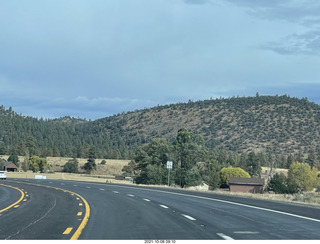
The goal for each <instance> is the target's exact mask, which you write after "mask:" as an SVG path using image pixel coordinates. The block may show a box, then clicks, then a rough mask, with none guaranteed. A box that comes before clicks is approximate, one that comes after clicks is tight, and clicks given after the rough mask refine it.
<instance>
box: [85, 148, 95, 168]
mask: <svg viewBox="0 0 320 244" xmlns="http://www.w3.org/2000/svg"><path fill="white" fill-rule="evenodd" d="M95 155H96V150H95V148H94V147H91V148H90V149H89V158H88V161H87V162H86V163H85V164H84V165H83V166H82V169H84V170H85V171H86V173H87V174H91V172H92V171H93V170H95V169H96V159H95V158H96V156H95Z"/></svg>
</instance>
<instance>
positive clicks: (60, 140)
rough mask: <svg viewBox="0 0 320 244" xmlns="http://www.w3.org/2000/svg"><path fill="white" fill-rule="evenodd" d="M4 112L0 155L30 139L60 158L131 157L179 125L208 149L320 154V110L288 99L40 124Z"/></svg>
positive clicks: (0, 111) (215, 102) (179, 106)
mask: <svg viewBox="0 0 320 244" xmlns="http://www.w3.org/2000/svg"><path fill="white" fill-rule="evenodd" d="M9 110H10V111H9ZM9 110H6V109H4V107H3V106H2V107H0V126H1V127H0V154H1V150H2V151H4V150H7V151H8V150H11V149H12V148H17V147H18V145H19V144H20V147H23V145H22V144H23V143H24V142H25V141H26V140H27V138H28V137H33V138H34V139H35V144H36V145H35V146H36V148H37V149H38V150H39V151H40V153H42V154H43V155H46V153H45V151H47V154H50V155H47V156H52V155H51V154H53V153H54V152H52V153H51V150H52V151H54V150H56V151H58V152H59V154H60V155H61V156H74V155H76V156H78V157H79V156H86V155H85V154H86V152H87V151H88V148H89V147H90V146H95V148H96V150H97V153H98V154H99V156H100V157H108V158H130V157H131V156H132V152H133V150H134V149H135V148H136V147H137V146H141V145H143V144H145V143H148V142H150V141H151V140H152V139H153V138H159V137H161V138H167V139H168V140H171V141H174V140H175V137H176V134H177V131H178V130H179V129H180V128H182V127H184V128H187V129H189V130H191V131H192V132H194V133H197V134H201V135H202V136H203V137H204V139H205V141H206V144H207V146H208V147H209V148H211V149H213V148H218V149H225V150H231V151H238V152H241V151H256V152H270V153H274V154H285V155H288V154H290V153H298V152H300V153H308V152H310V151H314V152H316V153H317V154H318V155H320V146H319V139H320V106H319V105H318V104H315V103H312V102H309V101H308V99H307V98H303V99H299V98H294V97H290V96H288V95H283V96H278V95H277V96H259V95H258V94H257V96H256V97H232V98H220V99H209V100H203V101H196V102H193V101H189V102H188V103H176V104H170V105H163V106H156V107H152V108H147V109H141V110H136V111H131V112H126V113H120V114H117V115H113V116H110V117H106V118H103V119H98V120H95V121H87V120H82V119H75V118H71V117H69V116H66V117H63V118H60V119H55V120H39V119H35V118H31V117H24V116H21V115H17V114H16V113H14V112H13V111H12V109H9ZM20 149H21V150H23V148H20ZM20 153H21V152H20Z"/></svg>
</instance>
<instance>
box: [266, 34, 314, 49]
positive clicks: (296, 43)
mask: <svg viewBox="0 0 320 244" xmlns="http://www.w3.org/2000/svg"><path fill="white" fill-rule="evenodd" d="M261 48H262V49H268V50H272V51H274V52H276V53H278V54H281V55H301V54H302V55H319V54H320V31H309V32H306V33H304V34H293V35H290V36H288V37H286V38H285V39H283V40H281V41H278V42H269V43H266V44H263V45H262V46H261Z"/></svg>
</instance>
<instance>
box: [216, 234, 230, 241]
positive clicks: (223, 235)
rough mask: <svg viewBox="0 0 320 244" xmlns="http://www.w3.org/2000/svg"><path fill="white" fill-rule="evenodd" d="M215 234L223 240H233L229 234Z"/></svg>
mask: <svg viewBox="0 0 320 244" xmlns="http://www.w3.org/2000/svg"><path fill="white" fill-rule="evenodd" d="M217 235H218V236H220V237H221V238H223V239H225V240H234V239H233V238H231V237H230V236H227V235H225V234H223V233H217Z"/></svg>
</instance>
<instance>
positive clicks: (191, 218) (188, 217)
mask: <svg viewBox="0 0 320 244" xmlns="http://www.w3.org/2000/svg"><path fill="white" fill-rule="evenodd" d="M181 215H182V216H183V217H185V218H187V219H190V220H196V219H195V218H193V217H191V216H189V215H186V214H181Z"/></svg>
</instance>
